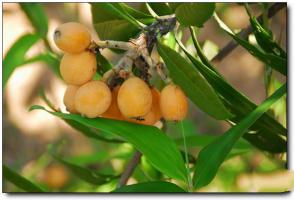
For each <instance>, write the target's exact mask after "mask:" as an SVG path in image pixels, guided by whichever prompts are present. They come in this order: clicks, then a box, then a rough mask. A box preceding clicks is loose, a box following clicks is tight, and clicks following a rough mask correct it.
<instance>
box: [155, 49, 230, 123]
mask: <svg viewBox="0 0 294 200" xmlns="http://www.w3.org/2000/svg"><path fill="white" fill-rule="evenodd" d="M158 52H159V54H160V56H161V57H162V59H163V60H164V62H165V64H166V65H167V68H168V70H169V73H170V76H171V78H172V80H173V81H174V82H175V83H176V84H177V85H179V86H180V87H181V88H182V89H183V90H184V92H185V93H186V95H187V96H188V97H189V98H190V99H191V100H192V101H193V103H195V104H196V105H197V106H199V108H200V109H202V110H203V111H204V112H206V113H207V114H209V115H210V116H212V117H214V118H216V119H227V118H230V117H232V115H231V114H230V112H229V111H228V110H227V109H226V107H225V106H224V105H223V103H222V101H221V100H220V99H219V97H218V96H217V94H216V93H215V91H214V90H213V88H212V87H211V86H210V85H209V83H208V82H207V81H206V80H205V78H203V76H202V75H201V74H200V73H199V72H198V70H197V69H196V68H195V67H193V66H192V65H191V64H190V63H189V62H187V61H186V59H185V58H183V57H182V56H181V55H180V54H179V53H177V52H176V51H174V50H173V49H171V48H169V47H167V46H165V45H163V44H159V46H158Z"/></svg>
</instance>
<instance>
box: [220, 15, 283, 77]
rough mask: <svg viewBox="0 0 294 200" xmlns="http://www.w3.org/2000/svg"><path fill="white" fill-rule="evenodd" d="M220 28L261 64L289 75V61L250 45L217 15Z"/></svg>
mask: <svg viewBox="0 0 294 200" xmlns="http://www.w3.org/2000/svg"><path fill="white" fill-rule="evenodd" d="M214 17H215V19H216V21H217V22H218V24H219V26H220V27H221V28H222V29H223V30H224V31H226V33H228V34H229V35H230V36H231V37H232V38H233V39H234V40H235V41H236V42H237V43H238V44H240V45H241V46H242V47H243V48H245V49H246V50H247V51H248V52H249V53H250V54H251V55H253V56H254V57H256V58H257V59H259V60H260V61H261V62H263V63H265V64H266V65H268V66H270V67H271V68H273V69H275V70H276V71H278V72H280V73H281V74H283V75H285V76H286V75H287V59H286V58H283V57H281V56H276V55H273V54H270V53H264V52H263V51H261V50H260V49H259V48H257V47H256V46H254V45H252V44H250V43H249V42H248V41H246V40H244V39H241V38H239V37H238V36H236V35H235V34H234V33H233V32H232V31H231V30H230V29H229V28H228V27H227V26H226V25H225V24H224V23H223V22H222V21H221V20H220V19H219V18H218V16H217V15H216V14H215V15H214Z"/></svg>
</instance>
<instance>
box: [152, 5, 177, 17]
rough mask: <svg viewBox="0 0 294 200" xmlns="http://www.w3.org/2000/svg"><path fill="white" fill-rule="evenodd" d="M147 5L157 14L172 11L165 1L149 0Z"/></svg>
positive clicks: (170, 12)
mask: <svg viewBox="0 0 294 200" xmlns="http://www.w3.org/2000/svg"><path fill="white" fill-rule="evenodd" d="M148 5H149V6H150V7H151V8H152V10H153V11H154V12H155V13H156V14H157V15H158V16H163V15H171V14H172V13H173V11H172V10H171V9H170V7H168V5H167V3H166V2H149V3H148Z"/></svg>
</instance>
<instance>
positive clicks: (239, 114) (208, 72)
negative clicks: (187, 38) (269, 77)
mask: <svg viewBox="0 0 294 200" xmlns="http://www.w3.org/2000/svg"><path fill="white" fill-rule="evenodd" d="M177 43H178V44H179V46H180V47H181V49H182V50H183V51H184V53H185V54H186V55H187V57H188V58H189V59H190V61H191V62H192V63H193V64H194V67H196V68H197V69H198V70H199V72H200V73H201V74H202V75H203V76H204V77H205V78H206V80H207V81H208V82H209V83H210V84H211V85H212V87H213V88H214V89H215V90H216V91H217V92H218V94H219V95H220V96H222V97H223V100H224V102H225V103H226V104H227V106H228V107H229V108H231V111H232V113H234V114H235V117H234V118H233V119H230V120H231V121H233V122H234V123H238V122H239V121H240V120H242V119H243V118H244V117H245V116H246V115H247V114H248V113H249V112H252V111H253V110H254V109H255V108H256V107H257V106H256V105H255V104H254V103H252V102H251V101H250V100H249V99H248V98H247V97H246V96H245V95H243V94H241V93H240V92H238V91H237V90H236V89H235V88H233V87H232V86H231V85H230V84H229V83H227V82H226V81H225V79H224V78H223V77H222V76H220V75H219V73H216V72H215V71H214V70H212V69H211V68H213V66H212V65H211V64H210V65H209V67H208V66H206V65H204V64H203V63H201V62H200V61H199V60H197V59H196V58H194V57H193V56H192V55H191V54H190V53H189V52H188V51H187V50H186V48H185V47H184V45H183V44H182V43H181V42H180V41H179V40H177ZM197 53H198V54H203V53H202V51H197ZM203 56H204V55H203ZM252 129H253V130H255V131H257V137H255V138H256V140H258V141H257V142H254V143H252V144H254V145H256V144H258V143H265V142H266V143H268V145H266V146H257V147H258V148H259V149H263V150H267V151H270V152H275V153H276V152H278V151H280V150H281V147H284V146H285V144H286V141H285V139H283V138H281V137H280V136H279V135H283V136H285V135H286V134H287V130H286V129H285V128H284V127H283V126H282V125H281V124H280V123H278V122H277V121H276V120H274V119H273V118H271V117H270V116H269V115H268V114H267V113H265V114H264V115H263V116H262V117H261V118H260V119H259V120H257V122H256V123H255V124H254V125H253V126H252ZM259 130H263V131H265V132H267V134H269V135H271V138H275V139H273V140H271V141H270V140H268V139H266V138H265V137H263V135H261V134H259ZM245 136H247V133H246V134H245V135H244V137H245ZM246 139H248V138H246ZM248 141H249V140H248ZM251 142H252V140H251ZM273 143H275V144H274V145H273ZM264 147H267V149H264ZM276 147H279V148H276ZM280 152H285V148H284V149H283V151H280Z"/></svg>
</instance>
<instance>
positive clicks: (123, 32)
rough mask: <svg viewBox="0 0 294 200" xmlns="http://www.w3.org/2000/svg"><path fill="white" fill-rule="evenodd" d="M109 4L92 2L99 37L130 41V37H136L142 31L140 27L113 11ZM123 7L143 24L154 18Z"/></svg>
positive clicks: (93, 18) (94, 22) (95, 26)
mask: <svg viewBox="0 0 294 200" xmlns="http://www.w3.org/2000/svg"><path fill="white" fill-rule="evenodd" d="M108 4H110V3H91V11H92V20H93V25H94V28H95V30H96V32H97V34H98V36H99V38H100V39H101V40H118V41H128V40H129V39H130V38H133V37H135V36H136V35H137V34H138V33H139V32H140V28H138V27H137V26H136V25H134V24H132V23H130V22H129V21H128V20H126V19H125V18H123V17H122V15H120V14H117V12H113V11H112V10H111V9H109V5H108ZM123 7H124V9H125V10H126V12H128V13H129V14H130V15H132V16H133V17H134V18H136V19H137V20H138V21H140V22H142V23H143V24H150V23H152V22H153V20H154V19H153V18H150V17H147V16H146V17H143V16H142V14H139V13H138V12H136V11H135V12H134V11H133V12H131V11H130V8H127V7H125V6H123ZM116 10H117V9H116ZM137 17H142V18H137Z"/></svg>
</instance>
